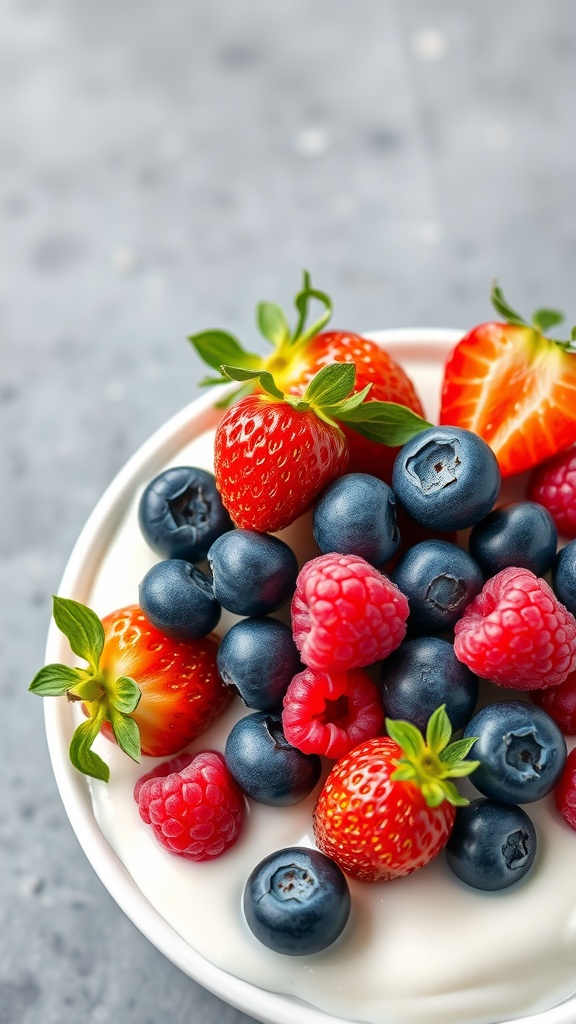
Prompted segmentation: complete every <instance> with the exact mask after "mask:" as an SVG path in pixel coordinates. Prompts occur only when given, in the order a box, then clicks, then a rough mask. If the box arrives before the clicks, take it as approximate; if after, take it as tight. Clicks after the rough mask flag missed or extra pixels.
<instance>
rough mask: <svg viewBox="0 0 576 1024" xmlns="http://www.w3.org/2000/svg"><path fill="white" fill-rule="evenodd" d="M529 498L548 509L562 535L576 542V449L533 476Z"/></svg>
mask: <svg viewBox="0 0 576 1024" xmlns="http://www.w3.org/2000/svg"><path fill="white" fill-rule="evenodd" d="M528 496H529V498H531V499H532V501H537V502H539V504H540V505H544V508H547V509H548V511H549V513H550V515H551V516H552V518H553V520H554V522H555V523H556V526H557V529H558V533H561V534H562V536H563V537H566V538H568V539H569V540H573V539H574V538H576V448H571V449H570V451H567V452H559V453H558V455H554V457H553V458H551V459H548V461H547V462H544V463H543V464H542V465H541V466H539V467H538V469H536V470H535V471H534V473H533V474H532V477H531V479H530V483H529V485H528Z"/></svg>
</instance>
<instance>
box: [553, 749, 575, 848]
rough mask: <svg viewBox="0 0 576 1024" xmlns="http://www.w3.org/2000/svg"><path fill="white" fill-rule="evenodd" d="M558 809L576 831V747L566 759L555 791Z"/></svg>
mask: <svg viewBox="0 0 576 1024" xmlns="http://www.w3.org/2000/svg"><path fill="white" fill-rule="evenodd" d="M554 797H555V800H556V807H557V808H558V810H559V811H560V814H561V815H562V816H563V817H564V818H565V819H566V821H567V822H568V824H569V825H570V827H571V828H574V829H576V747H575V748H574V750H571V751H570V753H569V754H568V757H567V758H566V764H565V765H564V771H563V772H562V775H561V777H560V781H559V782H558V785H557V786H556V789H555V790H554Z"/></svg>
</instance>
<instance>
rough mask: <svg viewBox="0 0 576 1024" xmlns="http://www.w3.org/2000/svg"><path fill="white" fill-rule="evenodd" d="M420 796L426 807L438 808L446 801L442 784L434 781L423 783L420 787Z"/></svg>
mask: <svg viewBox="0 0 576 1024" xmlns="http://www.w3.org/2000/svg"><path fill="white" fill-rule="evenodd" d="M420 788H421V790H422V796H423V797H424V799H425V801H426V803H427V804H428V807H439V806H440V804H443V803H444V800H445V799H446V793H445V791H444V787H443V786H442V783H441V782H440V781H438V780H436V779H434V780H432V781H426V782H423V783H422V785H421V787H420Z"/></svg>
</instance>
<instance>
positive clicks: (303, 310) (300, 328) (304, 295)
mask: <svg viewBox="0 0 576 1024" xmlns="http://www.w3.org/2000/svg"><path fill="white" fill-rule="evenodd" d="M311 299H316V301H317V302H319V303H320V305H322V306H324V311H323V313H322V314H321V315H320V317H319V318H318V320H315V321H314V323H313V324H312V325H311V326H310V327H308V328H306V330H305V329H304V328H305V327H306V321H307V319H308V314H309V306H310V300H311ZM294 305H295V306H296V309H297V311H298V314H299V316H298V323H297V324H296V329H295V331H294V334H293V335H292V338H291V340H290V344H292V345H298V346H301V345H302V346H304V345H305V343H306V342H307V341H310V339H311V338H314V337H315V336H316V335H317V334H319V333H320V331H321V330H322V328H323V327H325V326H326V324H327V323H328V321H329V320H330V317H331V316H332V299H331V298H330V296H329V295H327V293H326V292H321V291H318V289H317V288H312V284H311V278H310V274H309V273H308V271H307V270H305V271H304V280H303V284H302V288H301V290H300V291H299V292H298V294H297V296H296V298H295V299H294Z"/></svg>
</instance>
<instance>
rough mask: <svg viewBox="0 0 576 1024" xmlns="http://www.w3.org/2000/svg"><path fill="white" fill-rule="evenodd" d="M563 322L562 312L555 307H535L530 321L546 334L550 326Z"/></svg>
mask: <svg viewBox="0 0 576 1024" xmlns="http://www.w3.org/2000/svg"><path fill="white" fill-rule="evenodd" d="M563 322H564V314H563V313H560V312H559V310H557V309H537V310H536V312H535V313H533V314H532V323H533V324H534V326H535V327H536V328H537V329H538V330H539V331H542V334H546V333H547V331H549V330H550V328H551V327H557V325H558V324H561V323H563Z"/></svg>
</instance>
